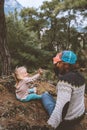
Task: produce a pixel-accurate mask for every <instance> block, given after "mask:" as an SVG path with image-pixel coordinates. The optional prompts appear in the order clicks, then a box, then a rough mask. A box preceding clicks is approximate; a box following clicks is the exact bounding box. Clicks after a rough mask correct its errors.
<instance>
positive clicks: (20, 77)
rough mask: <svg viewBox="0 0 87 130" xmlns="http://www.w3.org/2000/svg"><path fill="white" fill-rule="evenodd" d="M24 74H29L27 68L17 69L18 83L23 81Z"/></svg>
mask: <svg viewBox="0 0 87 130" xmlns="http://www.w3.org/2000/svg"><path fill="white" fill-rule="evenodd" d="M23 72H27V68H26V67H25V66H21V67H17V68H16V69H15V72H14V75H15V79H16V81H17V82H18V81H20V80H22V79H23Z"/></svg>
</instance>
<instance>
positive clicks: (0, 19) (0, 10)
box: [0, 0, 11, 75]
mask: <svg viewBox="0 0 87 130" xmlns="http://www.w3.org/2000/svg"><path fill="white" fill-rule="evenodd" d="M0 56H1V66H2V68H1V69H2V75H9V74H10V72H11V66H10V65H11V64H10V63H11V62H10V61H11V59H10V53H9V50H8V47H7V39H6V23H5V15H4V0H0Z"/></svg>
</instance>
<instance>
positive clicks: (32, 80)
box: [25, 69, 43, 83]
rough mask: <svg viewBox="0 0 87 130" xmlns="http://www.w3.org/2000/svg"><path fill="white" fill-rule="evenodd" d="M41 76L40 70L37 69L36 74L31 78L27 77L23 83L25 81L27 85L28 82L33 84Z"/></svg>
mask: <svg viewBox="0 0 87 130" xmlns="http://www.w3.org/2000/svg"><path fill="white" fill-rule="evenodd" d="M42 74H43V71H42V69H39V70H38V73H37V74H35V75H34V76H32V77H27V78H25V81H26V83H28V82H34V81H36V80H37V79H38V78H39V77H40V76H41V75H42Z"/></svg>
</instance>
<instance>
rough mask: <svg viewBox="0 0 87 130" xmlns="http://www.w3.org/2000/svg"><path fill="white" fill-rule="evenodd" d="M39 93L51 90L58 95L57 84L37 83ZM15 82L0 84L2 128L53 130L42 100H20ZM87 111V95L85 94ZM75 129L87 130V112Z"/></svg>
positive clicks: (0, 121)
mask: <svg viewBox="0 0 87 130" xmlns="http://www.w3.org/2000/svg"><path fill="white" fill-rule="evenodd" d="M35 85H36V86H37V89H38V93H39V94H41V93H43V92H45V91H49V92H50V93H51V94H52V95H53V96H54V98H55V97H56V91H55V86H53V85H52V84H50V83H49V82H46V81H37V82H36V83H35ZM14 91H15V89H14V82H13V83H11V82H10V83H4V82H3V83H1V84H0V130H52V128H49V127H48V125H47V120H48V118H49V116H48V114H47V113H46V111H45V110H44V108H43V105H42V103H41V101H40V100H34V101H30V102H27V103H22V102H19V101H18V100H17V99H16V97H15V93H14ZM85 106H86V111H87V95H86V94H85ZM73 130H87V113H86V114H85V117H84V119H83V120H82V121H81V122H80V123H79V124H78V125H77V126H76V127H75V128H73Z"/></svg>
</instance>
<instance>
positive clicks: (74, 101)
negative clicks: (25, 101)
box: [42, 50, 85, 130]
mask: <svg viewBox="0 0 87 130" xmlns="http://www.w3.org/2000/svg"><path fill="white" fill-rule="evenodd" d="M76 61H77V55H76V54H75V53H74V52H73V51H70V50H65V51H62V52H61V53H58V54H57V55H56V56H55V57H54V58H53V63H54V65H55V67H56V68H57V74H59V81H58V83H57V88H56V92H57V99H56V101H55V100H54V98H53V97H52V96H51V95H50V94H49V93H48V92H47V93H44V94H42V103H43V105H44V107H45V109H46V110H47V112H48V114H49V116H50V118H49V119H48V121H47V123H48V124H49V125H50V126H51V127H53V128H57V127H58V128H59V127H61V128H62V126H63V127H64V129H65V130H66V128H65V125H66V124H68V125H70V123H71V122H76V121H78V120H80V119H81V118H82V117H83V115H84V113H85V105H84V91H85V80H84V77H83V76H82V75H81V74H80V73H79V72H78V71H77V65H76ZM58 130H59V129H58ZM67 130H68V129H67Z"/></svg>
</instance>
